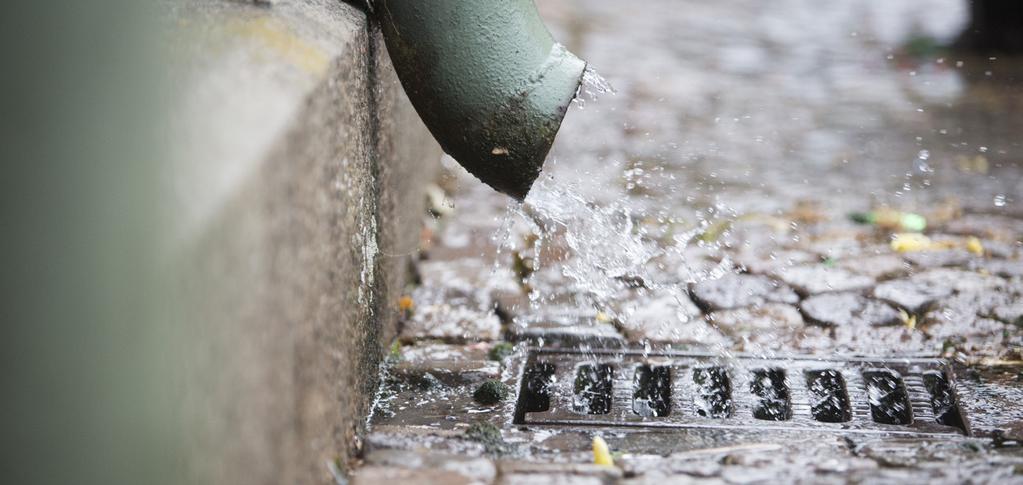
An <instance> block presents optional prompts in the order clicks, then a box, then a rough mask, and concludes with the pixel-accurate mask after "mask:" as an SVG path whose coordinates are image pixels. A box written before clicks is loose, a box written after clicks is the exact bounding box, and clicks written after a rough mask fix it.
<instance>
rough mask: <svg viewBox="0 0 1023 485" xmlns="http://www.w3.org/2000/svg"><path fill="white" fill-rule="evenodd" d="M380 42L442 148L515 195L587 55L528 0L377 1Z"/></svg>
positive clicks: (548, 141) (557, 123)
mask: <svg viewBox="0 0 1023 485" xmlns="http://www.w3.org/2000/svg"><path fill="white" fill-rule="evenodd" d="M374 9H375V11H376V14H377V15H378V16H379V18H380V24H381V28H382V30H383V35H384V42H385V43H386V44H387V51H388V53H389V54H390V56H391V60H392V62H393V63H394V67H395V70H396V71H397V73H398V77H399V79H401V84H402V86H403V87H404V88H405V92H406V93H407V94H408V97H409V99H410V100H411V101H412V105H413V106H415V108H416V111H417V112H418V113H419V116H420V117H421V118H422V119H423V122H424V123H426V126H427V128H429V129H430V132H431V133H433V136H434V138H436V139H437V141H438V142H439V143H440V145H441V147H442V148H443V149H444V151H445V152H447V153H448V154H449V155H451V156H452V157H453V158H454V159H455V160H457V161H458V163H460V164H461V165H462V166H463V167H465V169H466V170H468V171H469V172H470V173H472V174H473V175H475V176H476V177H478V178H479V179H480V180H482V181H483V182H484V183H486V184H487V185H490V186H491V187H493V188H494V189H496V190H498V191H500V192H503V193H505V194H508V195H510V196H512V197H514V198H516V199H518V200H522V199H524V198H525V197H526V194H527V193H528V192H529V188H530V187H531V186H532V185H533V181H535V180H536V178H537V177H538V176H539V175H540V170H541V168H542V167H543V163H544V159H545V158H546V157H547V152H548V151H549V150H550V148H551V145H552V144H553V143H554V137H555V136H556V135H557V133H558V128H560V127H561V121H562V119H563V118H564V117H565V112H566V111H567V109H568V106H569V105H570V104H571V102H572V99H573V98H574V97H575V94H576V91H577V90H578V88H579V83H580V82H581V79H582V74H583V70H584V69H585V68H586V63H585V62H583V61H582V60H581V59H579V58H578V57H576V56H574V55H573V54H572V53H570V52H568V50H566V49H565V48H564V47H563V46H561V45H560V44H557V43H556V42H554V38H553V37H551V34H550V32H548V31H547V27H546V26H544V24H543V21H542V19H541V18H540V14H539V12H537V10H536V5H534V4H533V1H532V0H473V1H464V0H431V1H428V2H425V1H422V0H377V1H376V2H374Z"/></svg>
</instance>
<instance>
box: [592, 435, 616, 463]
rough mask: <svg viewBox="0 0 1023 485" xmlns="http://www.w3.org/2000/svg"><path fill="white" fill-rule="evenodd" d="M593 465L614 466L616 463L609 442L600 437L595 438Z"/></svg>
mask: <svg viewBox="0 0 1023 485" xmlns="http://www.w3.org/2000/svg"><path fill="white" fill-rule="evenodd" d="M593 463H594V464H597V465H604V466H614V465H615V461H614V459H613V458H611V451H610V450H609V449H608V447H607V442H606V441H604V438H601V437H600V436H594V437H593Z"/></svg>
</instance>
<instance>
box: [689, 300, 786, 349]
mask: <svg viewBox="0 0 1023 485" xmlns="http://www.w3.org/2000/svg"><path fill="white" fill-rule="evenodd" d="M707 321H708V322H710V323H711V324H712V325H714V326H715V327H716V328H717V329H718V330H720V331H721V332H722V333H724V334H725V335H728V336H729V337H731V338H732V339H733V340H734V341H735V342H736V343H735V344H734V345H733V347H735V350H739V351H754V350H764V349H771V350H778V349H781V348H784V347H785V346H786V345H791V344H792V343H793V342H794V341H795V340H796V338H797V337H798V335H799V334H800V333H801V332H802V331H803V328H804V324H803V316H802V315H801V314H800V313H799V310H798V309H796V307H794V306H792V305H787V304H783V303H768V304H764V305H759V306H755V307H750V308H739V309H733V310H722V311H717V312H713V313H710V314H708V315H707ZM750 345H752V347H751V348H747V347H750Z"/></svg>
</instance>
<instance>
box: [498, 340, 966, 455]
mask: <svg viewBox="0 0 1023 485" xmlns="http://www.w3.org/2000/svg"><path fill="white" fill-rule="evenodd" d="M594 364H596V365H609V366H610V367H611V368H612V369H613V371H612V372H611V375H612V376H613V377H612V385H611V396H610V401H611V404H610V409H606V410H605V409H601V411H602V412H601V413H599V414H588V413H586V412H585V411H582V410H580V409H579V406H578V405H577V402H576V401H577V400H576V397H575V392H574V391H575V387H574V386H575V382H576V372H577V369H579V368H580V367H581V366H586V365H594ZM538 366H544V367H545V368H546V369H548V370H551V371H552V373H551V374H550V375H549V376H547V377H545V379H546V381H545V382H544V384H543V386H541V387H543V388H544V389H545V392H546V394H547V395H546V398H547V399H548V404H549V405H548V406H547V407H546V409H537V407H536V406H535V405H534V406H530V405H529V403H527V402H524V400H523V396H524V395H525V394H526V393H525V392H523V389H527V388H528V389H530V391H531V392H532V391H535V389H536V388H537V384H536V382H532V383H529V382H527V381H526V380H523V379H520V385H519V386H518V388H519V389H520V391H519V393H518V396H517V398H516V407H515V415H514V420H513V421H514V423H515V424H518V425H527V426H556V427H563V426H600V427H622V428H651V429H654V428H657V429H672V428H678V429H686V428H710V429H715V428H720V429H746V430H754V431H764V430H785V431H799V430H812V431H834V432H842V433H877V434H893V435H943V436H944V435H964V434H968V429H967V428H966V426H961V427H960V426H955V425H946V424H941V423H939V420H938V419H937V417H936V416H935V413H934V407H933V402H932V401H933V398H934V396H933V395H932V394H931V392H929V386H926V385H925V383H924V376H925V375H929V376H933V375H936V374H940V375H942V376H944V378H945V379H946V380H947V381H948V385H949V388H950V389H951V392H952V399H953V405H954V410H955V412H956V413H959V414H960V416H962V414H961V413H962V412H963V411H962V407H961V406H960V405H959V404H958V398H957V392H956V385H955V381H954V379H955V372H954V369H953V366H952V365H951V364H950V363H949V362H947V361H945V360H942V359H934V358H905V359H892V358H820V357H811V356H792V357H785V358H763V357H755V356H748V355H737V356H735V357H734V358H730V359H724V358H721V357H720V356H717V355H714V354H710V353H699V352H682V351H649V352H647V351H644V350H639V349H597V350H593V349H587V350H576V349H543V348H535V347H531V348H528V349H526V352H525V357H524V358H523V360H522V362H521V367H520V372H519V376H520V377H522V376H524V375H530V372H533V374H535V371H533V370H531V369H536V368H537V367H538ZM643 367H666V368H669V369H670V393H669V395H670V399H669V400H668V401H669V402H670V409H669V412H668V414H667V415H666V416H658V415H651V414H650V413H645V414H644V413H638V412H636V411H635V403H634V399H635V398H636V396H637V393H636V388H635V385H636V382H637V380H636V377H635V375H636V372H637V370H639V369H641V368H643ZM707 369H721V370H723V371H724V372H725V373H726V374H727V378H726V379H725V381H726V383H725V384H724V385H725V387H726V389H725V391H724V392H725V393H727V395H728V396H729V402H728V403H727V404H726V409H727V411H726V412H722V413H706V412H702V413H701V409H700V407H701V401H700V400H701V399H705V398H706V395H707V393H708V390H707V388H706V384H700V383H698V382H699V381H701V380H702V381H704V382H705V381H706V379H705V376H706V375H707V374H706V370H707ZM764 369H774V370H781V371H782V372H783V373H784V376H785V377H784V384H785V389H784V390H785V393H786V396H785V399H786V400H787V403H788V409H787V412H784V413H783V414H784V417H785V418H787V419H780V420H773V419H757V418H756V417H755V411H756V408H757V406H758V404H759V403H761V402H762V396H759V395H757V394H755V393H754V388H751V384H752V383H753V382H752V381H753V379H754V378H755V372H757V371H762V370H764ZM828 370H834V371H837V372H838V373H840V375H841V377H842V380H843V381H844V385H845V392H846V393H847V398H848V406H849V419H848V420H845V421H842V422H823V421H819V420H817V419H814V417H813V413H812V407H813V396H814V393H812V392H811V390H810V389H809V384H808V379H807V375H808V373H812V372H819V371H828ZM879 370H883V371H884V372H894V374H895V375H896V376H897V377H898V378H899V379H900V382H901V384H902V386H903V387H904V389H903V390H904V391H905V394H906V395H905V400H904V402H908V404H909V407H910V409H909V410H907V412H908V414H909V422H908V423H906V424H886V423H883V422H878V421H876V420H875V419H874V415H875V413H876V410H874V409H872V406H871V405H870V401H869V398H868V393H869V392H870V391H869V390H868V382H867V378H865V377H864V376H865V374H867V375H869V374H870V373H872V372H873V373H876V372H878V371H879ZM700 373H703V375H704V378H700V377H698V378H697V379H695V380H694V374H700ZM715 375H716V374H715ZM761 387H762V385H761ZM761 387H758V388H756V389H758V390H759V391H761V392H762V389H761ZM875 392H876V391H875ZM704 404H705V403H704ZM704 411H705V410H704ZM654 414H656V413H654ZM701 414H702V415H701ZM963 418H964V419H961V420H960V423H962V422H966V420H965V416H963Z"/></svg>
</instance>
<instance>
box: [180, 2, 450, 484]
mask: <svg viewBox="0 0 1023 485" xmlns="http://www.w3.org/2000/svg"><path fill="white" fill-rule="evenodd" d="M163 14H164V16H165V18H166V22H165V24H166V25H167V27H168V33H167V39H168V42H167V46H168V54H169V55H168V58H169V59H171V61H172V66H171V69H169V72H170V73H171V74H170V76H171V78H170V79H169V83H168V88H167V92H166V95H167V101H168V104H169V105H170V106H171V111H170V112H171V122H170V123H169V127H168V129H167V136H168V140H169V142H170V143H169V144H170V145H171V146H172V147H173V149H172V158H173V161H174V163H172V164H171V165H170V167H169V168H168V172H169V173H168V174H167V177H166V180H167V182H168V184H170V187H169V189H168V190H170V191H171V192H172V193H173V194H174V195H175V202H174V204H173V207H174V211H173V212H174V214H175V221H174V224H175V231H174V233H175V236H174V237H172V238H171V240H169V241H168V242H167V244H168V245H169V246H170V247H169V249H170V253H171V254H173V255H174V256H172V257H171V258H170V259H169V260H168V261H167V265H168V266H169V267H170V268H172V269H173V271H174V272H175V273H176V274H178V275H179V277H178V279H177V281H178V284H179V285H180V288H182V289H183V290H184V291H183V292H182V297H181V299H180V301H177V302H175V303H174V306H175V308H176V309H177V310H176V311H180V312H182V313H183V319H184V321H185V322H186V323H184V324H183V329H184V331H183V332H182V336H181V338H180V346H181V349H180V351H181V355H182V359H181V361H182V362H183V363H184V364H183V365H184V366H185V368H184V371H183V375H184V376H185V382H184V383H183V385H182V389H183V390H184V392H185V393H186V396H185V397H186V399H185V400H186V405H185V426H187V427H189V428H190V429H191V430H192V431H193V432H192V433H190V434H189V436H191V437H192V441H191V443H190V452H189V454H190V456H189V465H188V466H189V467H190V474H191V477H192V478H193V479H194V480H196V481H202V482H211V483H247V484H253V483H268V484H269V483H329V482H332V481H333V477H332V474H331V470H330V468H331V466H333V465H336V466H337V467H338V468H340V469H341V470H344V469H345V468H346V467H347V465H348V463H349V458H350V457H351V456H352V455H353V454H354V453H356V452H357V450H358V446H359V438H358V437H359V435H360V432H361V430H362V428H363V426H364V422H365V416H366V413H367V411H368V406H369V401H370V399H371V398H372V395H373V392H374V390H375V385H376V382H377V378H378V376H377V369H378V365H379V363H380V359H381V356H382V352H383V348H384V346H385V345H386V343H387V342H389V341H390V339H392V338H393V336H394V331H395V323H396V315H397V301H398V298H399V296H400V294H401V291H402V289H403V285H404V283H405V280H406V276H407V275H406V271H407V268H408V261H409V258H411V256H412V255H413V254H414V253H415V252H416V248H417V244H418V238H419V233H420V227H421V224H422V220H423V217H425V213H426V212H425V209H424V201H425V197H424V193H423V189H424V186H425V185H426V184H427V183H429V182H430V181H432V180H433V179H434V177H435V175H436V171H437V170H438V167H439V159H440V154H441V152H440V149H439V148H438V147H437V146H436V145H435V143H434V142H433V140H432V138H431V137H430V136H429V133H428V132H427V131H426V129H425V127H423V126H422V125H421V123H420V121H419V119H418V117H417V116H416V114H415V112H414V111H413V110H412V108H411V105H410V104H409V103H408V100H407V99H406V98H405V97H404V94H403V92H402V90H401V87H400V85H399V83H398V81H397V78H396V77H395V75H394V72H393V69H392V67H391V65H390V63H389V60H388V57H387V55H386V51H385V49H384V48H383V43H382V41H381V40H380V39H379V37H378V33H377V32H375V31H374V29H373V27H372V26H371V25H369V24H368V23H367V18H366V15H365V14H364V13H363V12H362V11H361V10H360V9H358V8H356V7H353V6H351V5H349V4H345V3H341V2H339V1H335V0H313V1H301V2H300V1H293V2H289V1H276V2H271V3H247V2H228V1H205V2H199V1H193V2H186V3H184V4H181V5H173V6H167V7H165V10H164V12H163ZM328 464H333V465H328Z"/></svg>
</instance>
